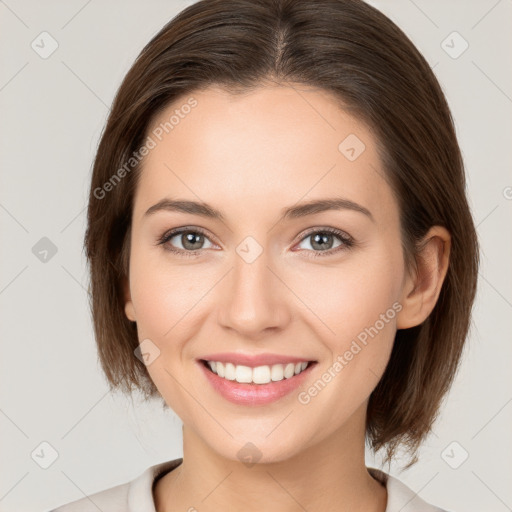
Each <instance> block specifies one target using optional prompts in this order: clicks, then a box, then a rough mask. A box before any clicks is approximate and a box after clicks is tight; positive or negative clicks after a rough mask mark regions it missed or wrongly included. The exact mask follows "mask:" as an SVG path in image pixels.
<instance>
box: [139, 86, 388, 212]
mask: <svg viewBox="0 0 512 512" xmlns="http://www.w3.org/2000/svg"><path fill="white" fill-rule="evenodd" d="M190 105H194V106H193V107H192V108H191V107H190ZM148 136H150V137H151V138H152V139H153V141H154V143H155V144H154V147H153V149H151V150H150V152H149V154H148V155H147V156H146V157H145V158H144V160H143V165H142V174H141V179H140V182H139V185H138V189H137V193H136V201H135V210H136V212H135V213H136V214H137V210H142V209H144V211H145V210H146V209H147V208H149V207H150V206H151V205H152V204H154V203H155V202H157V201H159V200H161V199H162V198H164V197H170V198H187V199H192V200H201V201H204V202H207V203H209V204H213V205H215V206H216V207H217V208H219V209H220V210H222V211H228V210H230V213H231V214H232V215H233V216H235V217H236V216H237V215H238V214H241V213H243V212H246V211H247V210H248V209H249V210H252V211H253V212H255V211H259V210H261V209H262V208H265V209H266V210H269V211H270V210H273V209H275V210H276V211H277V210H281V209H282V207H283V205H292V204H294V203H296V202H298V201H300V200H313V199H317V198H325V197H337V196H340V197H344V198H348V199H350V200H352V201H355V202H358V203H360V204H363V205H364V206H366V207H368V208H369V209H371V210H372V212H374V213H375V212H377V214H378V213H379V210H382V209H386V208H388V209H389V208H390V207H393V206H394V204H393V203H394V202H393V199H392V194H391V190H390V189H389V186H388V184H387V182H386V181H385V180H384V179H383V170H382V169H381V164H380V160H379V157H378V154H377V148H376V141H375V140H374V138H373V135H372V134H371V132H370V130H369V129H368V128H367V127H366V126H365V124H364V123H363V122H361V121H360V120H358V119H356V118H355V117H353V116H351V115H350V114H349V113H347V112H346V111H345V110H343V109H342V108H341V107H340V103H339V101H337V99H336V98H334V97H333V96H332V95H330V94H329V93H328V92H325V91H321V90H318V89H311V88H306V87H304V86H299V85H294V86H265V87H263V86H262V87H259V88H257V89H255V90H252V91H250V92H247V93H243V94H239V95H233V94H230V93H228V92H226V91H225V90H222V89H220V88H217V87H210V88H208V89H204V90H202V91H198V92H195V93H191V94H190V95H187V96H183V97H181V98H180V99H179V100H176V101H175V102H173V103H172V104H171V105H169V106H168V107H167V108H166V109H165V110H163V111H162V112H160V113H159V115H158V116H157V117H156V118H155V119H154V120H153V123H152V125H151V126H150V127H149V130H148ZM139 213H141V212H140V211H139Z"/></svg>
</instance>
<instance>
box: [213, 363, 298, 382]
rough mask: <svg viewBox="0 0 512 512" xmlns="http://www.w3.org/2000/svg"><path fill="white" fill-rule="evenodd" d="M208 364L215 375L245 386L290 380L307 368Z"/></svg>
mask: <svg viewBox="0 0 512 512" xmlns="http://www.w3.org/2000/svg"><path fill="white" fill-rule="evenodd" d="M207 364H208V366H209V368H210V369H211V371H212V372H213V373H216V374H217V375H218V376H219V377H222V378H224V379H227V380H236V381H237V382H240V383H245V384H251V383H253V384H268V383H269V382H271V381H273V382H277V381H280V380H284V379H290V378H291V377H293V376H294V375H298V374H299V373H301V372H303V371H304V370H305V369H306V368H307V367H308V363H307V362H305V361H304V362H301V363H288V364H274V365H272V366H268V365H266V366H257V367H255V368H251V367H250V366H244V365H234V364H233V363H221V362H219V361H207Z"/></svg>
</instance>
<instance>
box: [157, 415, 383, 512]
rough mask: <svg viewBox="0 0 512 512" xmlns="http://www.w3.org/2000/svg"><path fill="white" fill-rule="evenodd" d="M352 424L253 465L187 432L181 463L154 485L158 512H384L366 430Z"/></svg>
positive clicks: (185, 432)
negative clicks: (280, 458) (369, 464)
mask: <svg viewBox="0 0 512 512" xmlns="http://www.w3.org/2000/svg"><path fill="white" fill-rule="evenodd" d="M360 419H361V418H360ZM362 419H363V425H364V416H363V417H362ZM351 420H352V424H348V425H347V424H346V425H344V427H343V429H340V430H339V431H336V432H334V433H333V434H332V435H330V436H329V437H327V438H326V439H323V440H322V441H321V442H320V443H317V444H316V445H314V446H311V447H310V448H307V449H305V450H303V451H301V452H300V453H298V454H296V455H294V456H293V457H291V458H288V459H286V460H284V461H279V462H274V463H265V464H254V465H252V466H249V465H246V464H244V463H242V462H240V461H238V460H236V461H234V460H230V459H226V458H225V457H222V456H221V455H219V454H218V453H217V452H215V451H213V450H212V449H211V448H210V447H209V446H208V445H206V444H204V442H203V441H202V439H200V438H199V437H198V436H196V434H195V433H194V431H192V430H191V429H189V428H187V427H184V428H183V463H182V464H181V465H180V466H178V467H177V468H176V469H175V470H173V471H171V472H170V473H168V474H167V475H165V476H164V477H162V478H161V479H160V480H159V481H158V482H157V483H156V485H155V489H154V498H155V505H156V510H157V511H158V512H174V511H175V510H176V511H177V510H181V511H183V510H191V511H193V510H201V511H202V512H203V511H204V512H207V511H210V510H211V511H217V510H244V511H247V512H251V511H260V510H265V511H266V512H278V511H279V512H292V511H293V512H296V511H297V510H299V509H300V508H302V509H303V510H307V511H308V512H317V511H322V512H325V511H331V510H336V511H337V512H349V511H352V512H353V511H359V510H361V511H363V510H364V511H365V512H385V509H386V502H387V492H386V489H385V487H384V486H383V485H382V484H380V483H379V482H377V481H376V480H375V479H374V478H373V477H371V475H370V474H369V473H368V471H367V469H366V466H365V463H364V430H362V429H361V428H355V426H356V425H355V424H354V422H353V420H355V418H354V417H352V418H351ZM357 432H363V435H362V436H360V435H358V436H357V439H356V438H355V435H354V434H355V433H357Z"/></svg>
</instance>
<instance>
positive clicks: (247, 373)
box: [197, 356, 318, 406]
mask: <svg viewBox="0 0 512 512" xmlns="http://www.w3.org/2000/svg"><path fill="white" fill-rule="evenodd" d="M219 359H223V360H222V361H219ZM233 359H238V361H237V362H239V361H240V360H241V359H243V358H240V357H236V358H231V360H228V359H227V357H224V356H220V357H212V358H211V359H210V358H208V359H199V360H198V361H197V362H198V365H199V368H200V369H201V371H202V373H203V375H204V376H205V377H206V381H207V382H208V383H209V385H211V387H212V389H213V390H214V391H215V392H217V393H218V394H219V395H220V396H221V397H223V398H224V399H226V400H228V401H229V402H231V403H234V404H237V405H245V406H256V405H266V404H270V403H272V402H276V401H278V400H281V399H284V398H285V397H287V396H288V397H289V396H290V395H291V394H292V392H293V391H295V390H297V388H298V387H299V386H301V385H304V383H305V382H306V381H307V379H308V378H309V375H310V374H311V372H312V371H313V368H314V367H315V366H316V365H317V364H318V362H317V361H313V360H306V359H299V358H289V359H291V360H289V361H288V362H286V361H284V358H282V357H281V358H278V359H281V360H282V362H274V363H273V364H258V363H255V362H254V359H253V360H252V362H250V363H247V362H246V361H247V359H245V360H244V361H243V362H246V364H236V362H235V361H234V360H233ZM262 359H265V358H264V357H263V358H259V360H262ZM267 359H268V358H267ZM271 359H272V358H271ZM273 360H274V361H275V358H273ZM270 362H271V361H270V360H269V363H270ZM248 364H251V366H248Z"/></svg>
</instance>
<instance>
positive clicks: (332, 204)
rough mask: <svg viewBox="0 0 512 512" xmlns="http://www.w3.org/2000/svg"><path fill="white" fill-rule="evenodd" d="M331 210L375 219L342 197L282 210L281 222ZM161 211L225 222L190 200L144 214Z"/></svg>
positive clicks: (164, 203) (215, 212)
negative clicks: (348, 211)
mask: <svg viewBox="0 0 512 512" xmlns="http://www.w3.org/2000/svg"><path fill="white" fill-rule="evenodd" d="M329 210H352V211H355V212H359V213H362V214H364V215H366V216H367V217H368V218H369V219H370V220H371V221H372V222H375V219H374V217H373V215H372V213H371V212H370V210H368V209H367V208H365V207H364V206H361V205H360V204H358V203H355V202H354V201H350V200H349V199H344V198H341V197H336V198H327V199H317V200H313V201H308V202H307V203H302V204H297V205H294V206H290V207H288V208H283V209H282V210H281V217H280V219H279V221H283V220H291V219H298V218H301V217H306V216H307V215H314V214H316V213H321V212H325V211H329ZM159 211H175V212H182V213H190V214H192V215H199V216H201V217H207V218H211V219H216V220H220V221H222V222H224V221H225V218H224V216H223V215H222V213H221V212H220V211H219V210H217V209H215V208H213V207H212V206H210V205H209V204H208V203H203V202H197V201H189V200H172V199H169V198H164V199H162V200H161V201H158V203H156V204H154V205H153V206H151V207H150V208H148V210H147V211H146V212H145V213H144V217H147V216H150V215H153V214H155V213H156V212H159Z"/></svg>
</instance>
